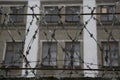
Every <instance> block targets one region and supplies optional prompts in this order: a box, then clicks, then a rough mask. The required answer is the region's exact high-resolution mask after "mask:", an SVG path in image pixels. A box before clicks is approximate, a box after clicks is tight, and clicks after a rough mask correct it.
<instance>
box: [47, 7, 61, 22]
mask: <svg viewBox="0 0 120 80" xmlns="http://www.w3.org/2000/svg"><path fill="white" fill-rule="evenodd" d="M45 12H46V14H50V15H46V16H45V21H46V22H48V23H57V22H58V21H59V16H58V15H53V14H58V13H59V11H58V7H56V6H55V7H45Z"/></svg>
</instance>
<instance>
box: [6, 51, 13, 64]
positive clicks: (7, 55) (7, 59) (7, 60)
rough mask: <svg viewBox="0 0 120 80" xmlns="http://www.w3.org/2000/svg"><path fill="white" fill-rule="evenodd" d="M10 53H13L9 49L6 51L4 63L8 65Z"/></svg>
mask: <svg viewBox="0 0 120 80" xmlns="http://www.w3.org/2000/svg"><path fill="white" fill-rule="evenodd" d="M12 55H13V52H10V51H7V52H6V55H5V64H6V65H8V66H9V65H11V63H12Z"/></svg>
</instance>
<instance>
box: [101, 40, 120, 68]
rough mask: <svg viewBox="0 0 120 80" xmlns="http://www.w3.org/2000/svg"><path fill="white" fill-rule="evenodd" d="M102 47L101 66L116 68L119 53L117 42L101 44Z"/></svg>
mask: <svg viewBox="0 0 120 80" xmlns="http://www.w3.org/2000/svg"><path fill="white" fill-rule="evenodd" d="M102 47H103V53H102V56H103V66H107V67H108V66H111V67H116V66H118V65H119V64H118V62H119V59H118V58H119V56H118V54H119V51H118V42H102Z"/></svg>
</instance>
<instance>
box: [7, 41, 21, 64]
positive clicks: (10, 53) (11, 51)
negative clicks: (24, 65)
mask: <svg viewBox="0 0 120 80" xmlns="http://www.w3.org/2000/svg"><path fill="white" fill-rule="evenodd" d="M21 50H22V42H14V43H13V42H9V43H7V48H6V55H5V63H6V65H8V66H10V65H15V66H19V65H20V63H19V62H20V54H21V53H20V51H21Z"/></svg>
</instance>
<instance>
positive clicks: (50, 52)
mask: <svg viewBox="0 0 120 80" xmlns="http://www.w3.org/2000/svg"><path fill="white" fill-rule="evenodd" d="M56 47H57V45H56V43H51V42H45V43H43V61H42V63H43V65H46V66H55V65H56V51H57V50H56V49H57V48H56Z"/></svg>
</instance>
